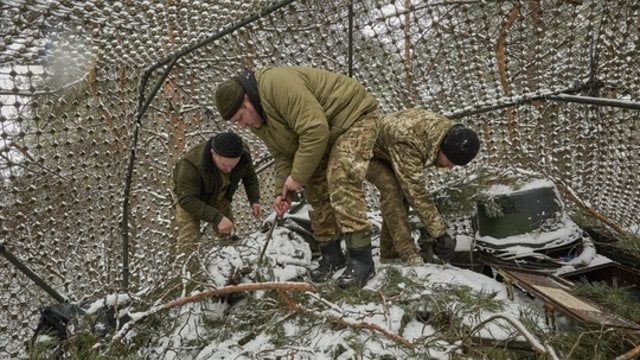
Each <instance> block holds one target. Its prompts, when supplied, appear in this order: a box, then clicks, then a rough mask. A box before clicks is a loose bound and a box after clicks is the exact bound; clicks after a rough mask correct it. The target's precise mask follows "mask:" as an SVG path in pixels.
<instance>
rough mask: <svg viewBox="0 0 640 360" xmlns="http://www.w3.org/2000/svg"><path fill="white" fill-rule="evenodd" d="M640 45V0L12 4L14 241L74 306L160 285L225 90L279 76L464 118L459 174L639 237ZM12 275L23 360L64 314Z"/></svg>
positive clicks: (0, 45)
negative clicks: (44, 310)
mask: <svg viewBox="0 0 640 360" xmlns="http://www.w3.org/2000/svg"><path fill="white" fill-rule="evenodd" d="M639 45H640V4H639V3H638V2H637V1H635V0H627V1H625V0H614V1H596V0H593V1H588V0H572V1H569V0H555V1H554V0H549V1H542V0H539V1H496V2H487V1H416V0H413V1H412V0H405V1H391V2H387V1H379V0H353V1H347V0H307V1H284V2H279V3H276V2H271V1H261V0H255V1H249V0H247V1H237V0H221V1H206V0H204V1H193V0H189V1H179V0H173V1H171V0H170V1H158V2H153V1H116V2H110V1H102V0H88V1H62V0H53V1H52V0H7V1H2V2H1V3H0V176H1V181H2V182H1V186H2V188H1V194H2V195H1V196H0V222H1V224H2V226H1V228H0V229H1V230H0V234H1V240H0V241H1V245H2V246H3V250H5V249H6V251H9V252H10V253H12V254H14V255H15V256H17V257H18V258H19V259H20V261H22V262H23V263H24V264H27V265H28V266H29V267H30V268H31V269H32V270H33V271H34V272H35V273H36V274H38V275H39V276H41V277H42V278H43V279H44V281H45V282H46V283H47V284H49V285H50V286H52V287H53V288H54V289H56V290H57V291H58V292H59V293H61V294H63V296H64V297H67V298H69V299H71V300H72V301H79V300H81V299H83V298H87V299H90V298H95V297H97V296H101V295H104V294H106V293H110V292H113V291H118V290H120V289H121V288H122V287H123V284H125V285H127V287H128V289H129V290H130V291H136V290H138V289H141V288H144V287H147V286H150V285H153V284H161V283H162V280H163V279H165V277H166V276H167V273H168V269H169V263H170V258H169V253H168V248H169V244H170V243H171V241H172V239H173V238H174V236H175V232H174V228H173V224H172V221H173V207H172V206H173V200H172V197H171V187H172V183H171V171H172V166H173V164H174V163H175V161H176V159H177V158H178V157H179V156H180V155H181V154H182V153H183V152H184V151H185V149H188V148H189V147H190V146H192V145H194V144H196V143H197V142H199V141H201V140H203V139H205V138H208V137H209V136H211V135H212V134H214V133H216V132H218V131H220V130H223V129H228V128H229V124H227V123H225V122H224V121H222V120H221V119H220V117H219V116H218V114H217V112H216V111H215V108H214V106H213V104H212V93H213V92H214V89H215V87H216V86H217V84H219V83H220V82H221V81H223V80H225V79H227V78H228V77H229V76H231V75H234V74H236V73H237V72H239V71H240V70H242V69H243V68H257V67H264V66H270V65H306V66H315V67H321V68H325V69H329V70H333V71H336V72H340V73H344V74H349V75H351V76H353V77H354V78H356V79H357V80H359V81H361V82H362V83H364V84H365V85H366V86H367V87H368V88H369V89H370V91H371V92H372V93H373V94H374V95H375V96H377V98H378V99H379V102H380V108H381V110H382V111H383V112H389V111H394V110H398V109H401V108H404V107H410V106H415V107H421V108H426V109H430V110H433V111H436V112H440V113H443V114H446V115H449V116H451V117H454V118H456V119H459V120H460V121H462V122H464V123H466V124H468V125H470V126H472V127H474V128H476V129H478V130H479V131H480V132H481V134H482V139H483V144H482V145H483V148H482V153H481V156H480V157H479V159H477V160H476V161H474V163H473V165H472V166H469V167H468V168H467V169H463V170H456V171H455V172H453V175H454V176H463V175H466V174H470V173H473V172H474V171H475V170H478V169H479V168H481V167H493V168H510V167H518V168H523V169H528V170H533V171H538V172H543V173H545V174H548V175H549V176H552V177H553V178H555V179H557V180H561V181H562V182H563V184H564V185H565V186H567V187H568V188H570V189H572V190H573V191H574V193H575V194H576V195H577V196H579V197H580V198H581V199H583V200H584V201H585V202H586V204H588V206H589V207H591V208H592V209H594V210H595V211H597V212H599V213H600V214H603V215H604V216H605V217H606V218H608V219H610V220H611V221H613V222H614V223H616V224H619V225H620V226H622V227H630V226H633V225H635V224H638V223H640V213H639V212H638V208H637V204H638V201H639V200H640V186H638V182H637V181H636V180H635V176H636V173H637V172H638V171H637V170H638V165H639V164H640V155H639V151H638V150H639V148H640V140H638V139H639V137H638V125H639V124H638V121H639V118H640V117H639V108H640V107H639V105H638V101H640V63H639V62H638V59H639V58H640V54H639V51H640V46H639ZM172 64H173V67H171V68H170V66H171V65H172ZM166 70H170V71H169V72H168V75H167V76H166V78H164V77H163V74H164V73H165V71H166ZM156 86H158V87H159V88H158V91H157V93H156V92H154V89H155V88H156ZM147 101H149V102H148V103H147ZM147 104H148V107H147V106H146V105H147ZM142 110H144V111H142ZM242 134H243V136H244V137H245V139H247V141H248V142H249V143H250V144H251V146H252V149H253V152H254V160H256V161H259V162H260V164H264V165H268V153H266V151H265V147H264V146H263V145H262V144H261V143H260V142H259V141H258V140H257V139H256V138H255V137H253V136H252V135H251V134H250V133H248V132H242ZM130 166H131V167H130ZM270 172H271V168H270V167H269V166H265V171H263V172H261V174H260V177H261V180H262V181H263V185H264V186H263V193H264V194H270V193H271V189H270V187H272V182H271V174H270ZM443 175H444V173H443ZM436 178H437V179H438V180H437V181H442V179H443V178H442V177H436ZM435 185H438V184H434V186H435ZM125 199H126V200H127V201H126V202H125ZM236 199H237V200H238V201H236V209H237V217H238V219H239V220H240V233H248V232H251V231H253V230H255V229H256V228H257V224H256V223H254V222H253V221H252V219H251V217H250V216H249V215H248V213H247V212H246V209H247V206H246V202H245V201H244V199H246V197H245V195H244V193H239V194H237V195H236ZM270 200H271V199H270V196H268V195H266V196H264V199H263V201H264V206H265V207H268V206H269V205H270ZM372 201H373V204H375V196H373V200H372ZM374 206H375V205H374ZM123 224H126V231H123V228H124V227H123ZM125 241H127V242H128V252H127V253H126V254H127V255H128V265H129V267H128V270H129V272H128V273H129V274H130V278H126V275H124V274H125V273H126V272H125V271H123V262H124V260H125V258H124V257H123V254H124V253H123V251H122V249H123V243H124V242H125ZM0 261H2V263H3V265H2V267H1V268H0V269H1V270H0V283H2V288H3V289H4V290H3V291H2V296H1V298H0V300H1V301H0V303H1V304H2V305H0V333H1V334H3V336H2V337H0V357H5V356H6V357H14V356H16V355H17V354H19V352H20V349H21V348H22V346H23V342H24V341H26V340H27V339H28V338H29V336H30V335H31V334H32V330H33V328H34V327H35V323H36V321H37V319H38V308H39V307H40V306H43V305H47V304H50V303H52V302H54V301H55V300H54V299H53V298H52V297H51V296H49V295H48V294H47V293H46V292H44V291H42V290H41V289H40V288H39V287H37V286H35V285H34V284H33V282H32V281H31V280H30V279H29V278H27V277H26V276H24V275H23V274H22V272H20V271H18V270H17V269H16V268H15V267H14V266H13V265H11V264H10V263H9V262H7V261H5V259H4V258H0Z"/></svg>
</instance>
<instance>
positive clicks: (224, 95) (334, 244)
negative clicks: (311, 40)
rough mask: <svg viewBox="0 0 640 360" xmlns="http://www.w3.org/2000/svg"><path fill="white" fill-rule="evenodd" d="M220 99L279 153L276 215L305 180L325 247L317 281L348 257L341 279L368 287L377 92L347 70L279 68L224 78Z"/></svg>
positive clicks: (225, 111)
mask: <svg viewBox="0 0 640 360" xmlns="http://www.w3.org/2000/svg"><path fill="white" fill-rule="evenodd" d="M215 102H216V106H217V108H218V111H219V112H220V115H221V116H222V118H224V119H226V120H230V121H231V122H232V123H234V124H236V125H237V126H239V127H241V128H247V127H248V128H250V129H251V131H252V132H253V133H254V134H256V135H257V136H258V137H259V138H260V139H262V141H264V143H265V144H266V145H267V147H268V149H269V151H270V153H271V155H272V156H273V158H274V160H275V171H276V176H277V184H276V192H277V193H276V194H275V201H274V209H275V211H276V214H277V215H278V216H282V215H283V214H284V212H286V211H287V209H288V208H289V206H290V205H291V194H292V193H293V192H297V191H300V190H302V189H303V187H304V190H305V195H306V196H307V201H308V202H309V204H310V205H311V206H312V208H313V211H312V212H311V213H310V218H311V228H312V230H313V233H314V237H315V238H316V240H317V241H318V242H319V243H320V244H319V246H320V252H321V254H322V258H321V259H320V264H319V267H318V268H317V269H315V270H313V271H312V272H311V278H312V280H313V281H321V280H323V279H327V278H328V277H329V276H330V275H331V274H332V273H334V272H335V271H337V270H338V269H340V268H342V267H344V266H345V264H346V266H347V267H346V269H345V270H344V272H343V273H342V274H341V276H340V277H339V278H338V280H337V284H338V285H339V286H341V287H347V286H352V285H355V286H360V287H362V286H364V284H365V283H366V282H367V280H369V279H370V278H371V277H372V276H373V274H374V273H375V268H374V265H373V258H372V256H371V224H370V223H369V221H368V218H367V207H366V202H365V197H364V189H363V182H364V178H365V176H366V173H367V167H368V165H369V160H370V159H371V157H372V156H373V146H374V143H375V139H376V137H377V135H378V112H377V102H376V100H375V98H374V97H373V96H372V95H371V94H369V93H368V92H367V91H366V89H365V88H364V86H362V85H361V84H360V83H358V82H357V81H355V80H353V79H351V78H349V77H347V76H344V75H340V74H336V73H332V72H329V71H325V70H320V69H314V68H303V67H274V68H266V69H260V70H257V71H255V72H253V71H245V72H243V73H242V74H240V75H238V76H235V77H233V78H232V79H230V80H227V81H225V82H223V83H222V84H220V85H219V86H218V89H217V91H216V94H215ZM341 238H344V239H345V241H346V246H347V250H348V254H349V259H348V261H347V260H346V259H345V257H344V255H343V253H342V250H341V247H340V239H341Z"/></svg>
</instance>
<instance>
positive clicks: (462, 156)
mask: <svg viewBox="0 0 640 360" xmlns="http://www.w3.org/2000/svg"><path fill="white" fill-rule="evenodd" d="M440 150H442V152H443V153H444V154H445V156H446V157H447V159H449V161H451V162H452V163H454V164H456V165H467V164H468V163H469V162H470V161H471V160H473V158H474V157H476V155H477V154H478V151H479V150H480V139H479V138H478V134H476V132H475V131H473V130H471V129H469V128H467V127H464V126H463V125H455V126H454V127H452V128H451V129H449V132H447V135H446V136H445V137H444V139H443V140H442V143H440Z"/></svg>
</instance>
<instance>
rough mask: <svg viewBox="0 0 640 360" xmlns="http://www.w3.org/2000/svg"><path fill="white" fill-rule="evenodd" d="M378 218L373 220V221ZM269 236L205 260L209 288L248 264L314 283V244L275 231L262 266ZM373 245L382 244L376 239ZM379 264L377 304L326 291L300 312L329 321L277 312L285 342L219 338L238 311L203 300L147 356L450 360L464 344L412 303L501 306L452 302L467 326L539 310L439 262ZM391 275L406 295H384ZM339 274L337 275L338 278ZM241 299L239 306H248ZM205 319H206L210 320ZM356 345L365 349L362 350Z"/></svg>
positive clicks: (503, 327)
mask: <svg viewBox="0 0 640 360" xmlns="http://www.w3.org/2000/svg"><path fill="white" fill-rule="evenodd" d="M372 217H374V218H375V215H373V216H372ZM267 234H268V232H262V231H261V232H256V233H253V234H251V235H250V236H248V237H247V238H245V239H244V240H243V241H242V243H241V244H239V245H236V246H226V247H222V248H216V249H213V250H212V251H211V252H210V254H209V256H208V258H207V259H208V261H207V263H208V264H209V265H208V269H207V270H208V272H209V274H210V279H211V283H212V284H213V285H215V286H216V287H222V286H224V285H225V281H226V278H227V277H228V275H229V274H231V273H233V272H234V270H235V269H237V268H239V267H242V266H247V265H252V266H253V268H254V270H253V273H252V274H253V275H255V274H258V273H259V274H261V276H262V277H263V278H264V279H265V280H266V281H309V280H308V275H307V273H308V271H309V270H310V269H312V268H314V267H315V266H317V261H316V260H312V259H311V251H310V249H309V246H308V245H307V243H306V242H305V241H304V239H303V238H302V237H301V236H299V235H298V234H297V233H296V232H293V231H291V230H289V229H287V228H284V227H281V226H277V227H276V228H275V229H274V231H273V235H272V238H271V240H270V242H269V245H268V247H267V249H266V251H265V256H264V260H263V262H262V264H261V265H258V258H259V256H260V253H261V251H262V248H263V246H264V243H265V242H266V237H267ZM373 243H374V245H375V244H377V243H378V238H377V237H376V238H374V241H373ZM374 258H375V261H376V269H377V274H376V276H374V278H372V279H371V280H370V281H369V282H368V283H367V285H366V286H365V288H364V291H368V292H370V293H371V294H374V295H375V296H373V298H374V299H375V300H366V301H364V302H360V303H358V302H355V303H350V302H346V301H340V302H335V303H334V302H332V301H331V300H330V299H329V298H328V297H325V296H323V292H322V291H318V292H309V293H306V294H304V296H305V299H306V302H305V303H304V305H301V306H303V307H305V309H306V310H309V311H311V312H314V313H315V314H316V315H317V316H320V317H322V318H324V320H321V321H319V322H317V323H316V324H315V325H312V326H309V324H311V323H309V322H307V321H305V320H304V317H303V316H288V314H286V313H284V314H283V313H279V314H274V315H273V316H274V318H273V319H269V320H268V321H270V322H273V323H274V326H276V325H277V326H281V329H282V330H281V331H280V333H279V335H278V336H279V337H280V340H278V336H275V337H274V335H273V334H271V333H270V331H269V329H268V328H269V327H268V326H267V327H266V328H265V329H264V331H261V332H259V333H247V332H242V331H237V332H231V333H229V334H226V335H225V336H220V333H221V332H223V331H224V329H220V328H217V327H213V328H212V327H211V325H207V323H211V321H215V320H217V321H223V320H224V319H225V317H228V316H232V315H229V314H230V313H231V312H232V310H233V309H231V308H230V307H229V305H227V304H226V303H221V302H215V301H214V302H201V303H195V304H189V305H186V306H182V307H181V308H179V309H177V310H175V311H174V312H173V313H172V314H171V316H172V317H175V318H176V324H175V326H173V329H174V330H173V331H172V332H171V333H170V334H165V335H162V336H160V337H159V338H158V339H156V340H155V341H154V346H155V348H152V349H148V350H147V351H150V352H151V353H153V355H152V357H154V358H163V359H254V358H277V357H278V356H283V357H289V356H294V357H295V358H296V359H353V358H361V357H364V358H374V357H380V356H388V357H390V358H424V357H426V356H427V355H428V356H429V357H430V358H433V359H448V358H449V357H450V353H451V352H460V349H459V347H458V346H457V345H459V344H457V343H455V342H454V343H451V342H449V341H446V340H444V339H441V338H440V334H439V331H438V330H437V329H435V328H434V327H433V326H431V325H430V324H429V323H428V322H425V321H421V319H418V318H416V317H415V316H413V315H411V316H409V317H407V315H408V314H407V309H415V308H413V307H412V306H413V305H411V304H413V303H415V307H416V308H418V307H425V306H427V304H429V301H430V300H432V299H435V298H438V296H440V295H441V293H443V292H445V291H451V289H462V288H466V289H471V291H473V292H476V293H477V294H484V295H482V296H484V297H488V298H490V299H492V300H493V301H495V302H497V303H501V304H502V305H501V308H500V309H499V310H497V311H495V312H490V311H484V310H482V311H478V312H469V313H464V311H465V310H463V309H464V305H465V304H462V303H456V301H453V302H451V303H450V304H447V306H448V307H450V308H451V309H452V310H453V311H458V310H457V309H460V310H459V311H462V313H460V314H458V315H459V316H461V317H462V320H461V323H462V324H465V325H467V326H469V327H473V326H474V325H476V324H478V323H479V322H480V321H482V320H483V319H487V318H488V317H490V316H492V315H495V313H500V314H504V315H506V316H509V317H511V318H513V319H518V317H519V316H520V314H521V313H523V312H528V311H531V310H532V309H533V308H532V307H530V305H528V304H526V303H523V302H519V301H515V302H514V301H510V300H508V299H507V291H506V288H505V286H504V284H502V283H500V282H498V281H496V280H495V279H493V278H491V277H488V276H485V275H483V274H480V273H476V272H473V271H471V270H467V269H463V268H458V267H456V266H453V265H439V264H425V265H423V266H419V267H408V266H404V265H402V264H399V263H394V264H381V263H379V262H378V259H377V256H374ZM393 271H395V272H398V273H400V274H401V275H402V277H401V279H406V280H401V281H400V282H399V283H395V284H393V286H395V287H396V288H399V289H401V290H402V291H401V294H400V295H398V294H396V295H393V296H392V297H388V296H390V295H387V294H384V292H383V291H384V289H385V286H388V285H389V284H387V283H388V281H389V280H388V279H389V274H390V272H393ZM337 276H339V273H338V274H336V275H335V277H337ZM250 277H251V276H247V277H246V281H247V282H250V281H252V280H250V279H249V278H250ZM265 294H266V293H265V292H257V293H256V294H255V296H256V297H257V298H260V297H264V296H265ZM242 301H245V300H242ZM242 301H241V302H240V303H238V304H236V305H234V307H239V306H242ZM407 304H408V305H407ZM407 306H409V307H407ZM536 311H537V310H536ZM204 317H206V318H207V319H208V320H207V321H204V320H203V318H204ZM332 318H338V319H341V320H342V321H345V322H347V323H350V324H367V325H369V326H378V327H379V328H380V329H384V330H385V331H387V332H389V333H391V334H396V335H397V336H398V337H400V338H401V339H404V340H405V341H407V342H408V343H410V344H414V346H415V350H413V351H412V350H411V349H409V348H407V347H406V346H403V345H402V344H400V343H399V342H398V341H394V340H392V339H390V338H388V337H385V336H383V335H382V334H381V333H380V332H375V331H372V330H354V329H352V328H349V327H345V326H335V325H331V324H330V319H332ZM257 320H258V319H257ZM259 320H261V321H263V320H265V319H259ZM539 322H540V323H539V326H540V327H543V328H544V326H545V325H544V323H543V321H542V317H541V318H540V320H539ZM214 334H215V336H214ZM474 336H482V337H489V338H492V339H507V338H514V337H517V333H516V332H514V329H513V328H512V327H511V326H508V325H507V323H506V322H504V321H497V322H492V323H489V324H488V325H486V326H484V327H482V328H481V329H479V330H478V331H477V332H476V333H475V334H474ZM202 339H208V340H207V341H209V342H208V343H207V344H204V345H192V346H189V345H188V344H196V343H197V344H200V343H202ZM209 339H211V340H209ZM521 340H522V339H521ZM198 341H199V342H198ZM354 344H359V345H360V346H361V348H357V346H356V345H354ZM292 354H295V355H292ZM147 355H149V354H147Z"/></svg>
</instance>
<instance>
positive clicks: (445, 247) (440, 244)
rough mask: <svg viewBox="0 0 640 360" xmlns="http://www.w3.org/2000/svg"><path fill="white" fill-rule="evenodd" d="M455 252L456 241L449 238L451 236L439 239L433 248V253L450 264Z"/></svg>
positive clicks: (445, 235)
mask: <svg viewBox="0 0 640 360" xmlns="http://www.w3.org/2000/svg"><path fill="white" fill-rule="evenodd" d="M455 250H456V239H454V238H452V237H451V236H449V234H444V235H442V236H440V237H439V238H437V239H436V241H435V244H434V246H433V252H434V253H436V255H438V257H439V258H440V260H442V261H444V262H449V261H450V260H451V258H453V253H454V252H455Z"/></svg>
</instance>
